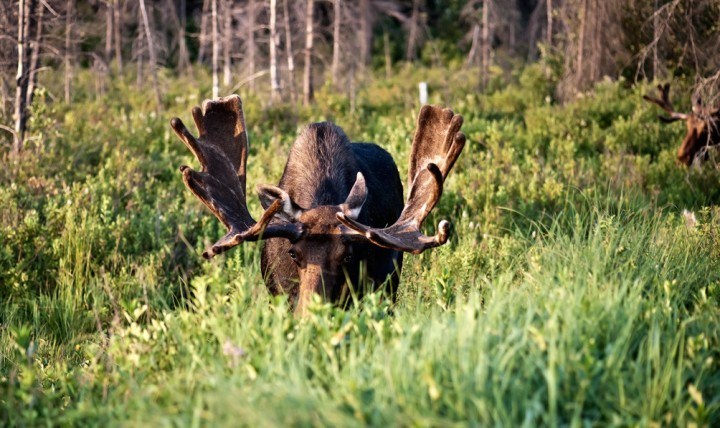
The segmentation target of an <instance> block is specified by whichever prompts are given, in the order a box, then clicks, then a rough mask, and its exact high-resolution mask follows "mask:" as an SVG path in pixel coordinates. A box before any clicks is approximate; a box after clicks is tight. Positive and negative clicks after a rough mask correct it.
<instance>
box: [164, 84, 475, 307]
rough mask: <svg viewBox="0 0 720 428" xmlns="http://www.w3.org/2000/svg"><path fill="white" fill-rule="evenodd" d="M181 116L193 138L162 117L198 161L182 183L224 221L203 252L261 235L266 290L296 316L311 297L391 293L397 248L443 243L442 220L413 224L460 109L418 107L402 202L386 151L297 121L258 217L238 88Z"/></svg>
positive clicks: (435, 193) (456, 130) (263, 190)
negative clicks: (428, 229)
mask: <svg viewBox="0 0 720 428" xmlns="http://www.w3.org/2000/svg"><path fill="white" fill-rule="evenodd" d="M192 115H193V118H194V120H195V126H196V127H197V130H198V132H199V134H200V135H199V137H198V138H195V137H194V136H193V135H192V134H191V133H190V132H189V131H188V129H187V128H186V127H185V125H183V123H182V121H181V120H180V119H178V118H174V119H172V121H171V126H172V128H173V129H174V130H175V132H176V133H177V135H178V136H179V137H180V139H181V140H182V141H183V142H184V143H185V145H186V146H187V147H188V148H189V149H190V151H191V152H192V153H193V154H194V155H195V157H196V158H197V159H198V161H199V162H200V166H201V169H200V171H194V170H192V169H191V168H189V167H188V166H185V165H183V166H181V167H180V171H182V176H183V181H184V182H185V185H186V186H187V187H188V188H189V189H190V191H191V192H193V193H194V194H195V196H197V197H198V198H199V199H200V200H201V201H202V202H203V203H204V204H205V205H206V206H207V207H208V208H209V209H210V211H212V212H213V213H214V214H215V216H216V217H217V218H218V219H219V220H220V221H221V222H222V223H223V224H224V225H225V226H226V227H227V230H228V232H227V234H226V235H225V236H224V237H222V238H221V239H220V240H219V241H217V242H216V243H215V244H213V245H212V246H211V247H210V248H208V249H207V250H206V251H205V252H204V253H203V257H205V258H210V257H213V256H215V255H216V254H220V253H222V252H223V251H227V250H228V249H230V248H232V247H234V246H236V245H238V244H240V243H242V242H245V241H257V240H265V245H264V247H263V250H262V258H261V264H262V266H261V268H262V272H263V276H264V277H265V281H266V285H267V287H268V289H269V290H270V292H271V293H273V294H281V293H284V294H287V295H288V296H289V298H290V303H291V305H292V307H293V308H294V310H295V312H296V313H298V314H303V313H304V312H305V311H306V309H307V304H308V302H309V301H310V299H311V298H312V296H313V294H319V295H320V296H322V297H323V298H324V299H326V300H328V301H332V302H336V303H339V304H342V303H343V302H344V301H345V300H346V299H347V298H348V296H349V295H350V293H351V291H353V293H355V294H356V295H361V294H362V292H363V291H364V290H366V289H375V288H377V287H380V286H381V285H382V284H383V283H385V284H387V286H388V288H389V291H390V293H391V295H392V296H395V292H396V290H397V286H398V281H399V278H400V271H401V269H402V255H403V253H404V252H409V253H413V254H419V253H421V252H423V251H425V250H427V249H428V248H433V247H437V246H439V245H442V244H444V243H445V242H447V239H448V233H449V229H450V225H449V223H448V222H447V221H444V220H443V221H441V222H440V224H439V225H438V231H437V234H436V235H435V236H426V235H424V234H423V233H422V232H421V226H422V224H423V221H424V220H425V218H426V217H427V216H428V214H429V213H430V211H431V210H432V209H433V208H434V207H435V205H436V204H437V202H438V200H439V199H440V196H441V194H442V189H443V183H444V182H445V178H446V177H447V175H448V173H449V172H450V170H451V169H452V167H453V165H454V164H455V161H456V160H457V158H458V156H459V155H460V153H461V152H462V149H463V147H464V146H465V136H464V135H463V134H462V133H461V132H460V127H461V126H462V117H461V116H459V115H455V114H453V112H452V111H451V110H448V109H441V108H439V107H435V106H424V107H423V108H422V109H421V110H420V114H419V115H418V121H417V129H416V131H415V136H414V138H413V142H412V152H411V155H410V165H409V170H408V186H409V191H408V197H407V200H406V201H403V189H402V182H401V180H400V175H399V173H398V169H397V166H396V165H395V162H394V161H393V159H392V157H391V156H390V154H388V153H387V152H386V151H385V150H383V149H382V148H380V147H379V146H377V145H375V144H371V143H352V142H350V140H349V139H348V138H347V136H346V135H345V133H344V132H343V130H342V129H340V128H339V127H338V126H336V125H334V124H332V123H329V122H322V123H313V124H310V125H308V126H307V127H306V128H305V130H304V131H303V132H302V133H301V134H300V136H299V137H298V138H297V140H296V141H295V143H294V144H293V146H292V148H291V150H290V155H289V156H288V160H287V163H286V165H285V171H284V172H283V175H282V177H281V178H280V183H279V184H278V186H258V187H257V192H258V196H259V197H260V202H261V204H262V206H263V208H265V212H264V213H263V214H262V216H261V217H260V219H259V220H258V221H255V220H254V219H253V218H252V216H251V215H250V213H249V211H248V208H247V203H246V201H247V199H246V198H247V196H246V195H247V193H246V177H247V176H246V169H245V165H246V163H247V154H248V137H247V131H246V127H245V118H244V115H243V109H242V101H241V100H240V97H239V96H237V95H231V96H228V97H225V98H220V99H217V100H206V101H205V102H203V108H202V109H200V108H199V107H195V108H194V109H193V110H192ZM362 282H365V286H363V285H362ZM351 287H353V288H352V290H351Z"/></svg>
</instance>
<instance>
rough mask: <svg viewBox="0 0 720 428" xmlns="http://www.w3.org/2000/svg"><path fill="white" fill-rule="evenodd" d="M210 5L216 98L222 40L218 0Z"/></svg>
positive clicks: (213, 80) (216, 94)
mask: <svg viewBox="0 0 720 428" xmlns="http://www.w3.org/2000/svg"><path fill="white" fill-rule="evenodd" d="M210 7H211V10H212V14H211V16H210V19H211V20H212V25H211V27H212V97H213V99H215V98H217V97H218V96H219V95H220V81H219V79H218V56H219V53H220V52H219V51H220V41H219V40H218V28H217V0H212V3H211V6H210Z"/></svg>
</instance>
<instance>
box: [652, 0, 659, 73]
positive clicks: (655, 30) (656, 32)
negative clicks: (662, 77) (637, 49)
mask: <svg viewBox="0 0 720 428" xmlns="http://www.w3.org/2000/svg"><path fill="white" fill-rule="evenodd" d="M658 3H659V2H658V0H655V2H654V3H653V40H654V42H655V44H654V45H653V79H655V80H657V79H658V68H659V61H658V43H659V42H660V16H659V15H658V14H657V10H658Z"/></svg>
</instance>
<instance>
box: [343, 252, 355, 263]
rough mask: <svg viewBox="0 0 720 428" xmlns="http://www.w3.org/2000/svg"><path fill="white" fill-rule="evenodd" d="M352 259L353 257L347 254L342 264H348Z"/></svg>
mask: <svg viewBox="0 0 720 428" xmlns="http://www.w3.org/2000/svg"><path fill="white" fill-rule="evenodd" d="M352 258H353V257H352V256H351V255H349V254H348V255H347V256H345V258H343V262H344V263H350V262H351V261H352Z"/></svg>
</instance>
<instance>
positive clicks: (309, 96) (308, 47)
mask: <svg viewBox="0 0 720 428" xmlns="http://www.w3.org/2000/svg"><path fill="white" fill-rule="evenodd" d="M306 1H307V3H306V4H307V11H306V13H305V76H304V79H303V104H305V105H309V104H310V103H311V102H312V100H313V95H314V94H313V82H312V54H313V39H314V36H315V34H314V28H313V24H314V20H313V10H314V6H315V2H314V1H313V0H306Z"/></svg>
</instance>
